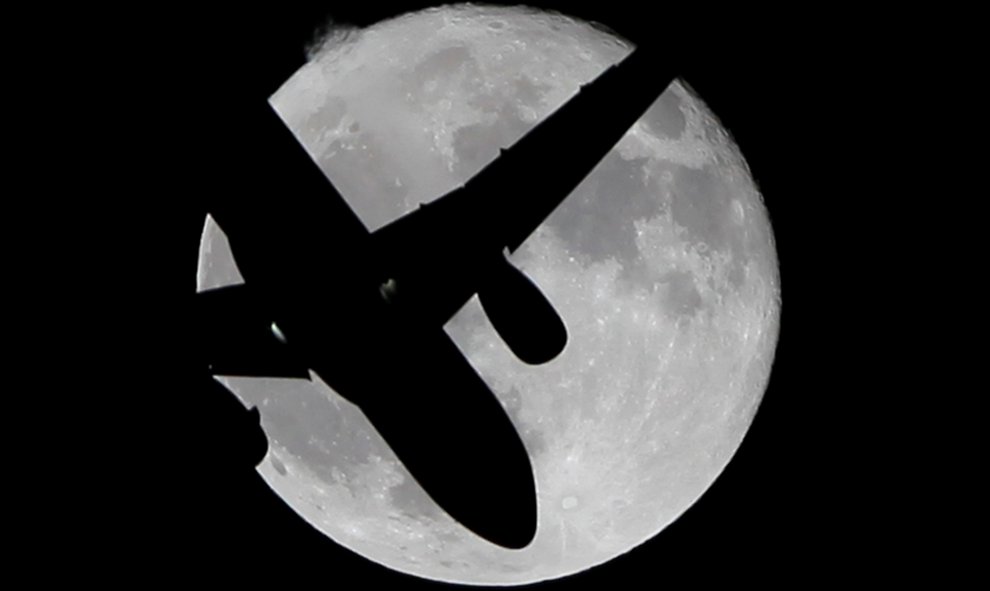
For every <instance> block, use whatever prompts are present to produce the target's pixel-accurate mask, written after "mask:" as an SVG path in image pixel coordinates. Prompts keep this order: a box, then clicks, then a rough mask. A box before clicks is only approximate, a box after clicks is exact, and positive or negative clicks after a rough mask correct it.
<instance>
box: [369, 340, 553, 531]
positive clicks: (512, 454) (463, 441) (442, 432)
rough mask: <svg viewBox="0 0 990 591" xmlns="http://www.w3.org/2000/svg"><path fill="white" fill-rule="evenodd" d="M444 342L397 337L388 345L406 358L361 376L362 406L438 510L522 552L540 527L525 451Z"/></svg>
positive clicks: (499, 409)
mask: <svg viewBox="0 0 990 591" xmlns="http://www.w3.org/2000/svg"><path fill="white" fill-rule="evenodd" d="M401 334H402V331H394V332H393V335H401ZM440 334H441V335H442V333H440ZM442 337H443V338H435V339H431V338H430V333H429V332H428V331H423V332H422V333H420V334H419V335H418V339H417V340H416V341H412V340H410V341H409V342H408V343H405V342H403V341H402V340H401V339H402V337H401V336H397V338H396V339H395V340H393V341H391V344H392V345H393V346H396V347H401V349H402V351H403V352H404V353H405V354H403V355H391V358H392V360H393V364H392V365H391V366H390V367H389V369H388V370H387V371H378V372H375V373H374V374H372V375H371V376H366V377H365V378H364V382H365V387H366V388H370V389H371V390H370V393H369V394H368V395H366V396H363V397H362V398H360V400H361V402H360V403H359V406H360V407H361V409H362V411H363V412H364V413H365V415H366V416H367V417H368V419H369V420H370V421H371V423H372V424H373V425H374V426H375V429H376V430H377V431H378V432H379V433H380V434H381V436H382V437H383V438H384V439H385V441H386V442H387V443H388V444H389V446H390V447H391V448H392V451H394V452H395V454H396V456H397V457H398V459H399V460H400V461H401V462H402V463H403V464H404V465H405V467H406V469H407V470H408V471H409V474H410V475H411V476H412V477H413V478H415V479H416V481H417V482H418V483H419V484H420V486H421V487H422V488H423V490H424V491H425V492H426V494H428V495H429V496H430V497H431V498H432V499H433V500H434V501H435V502H436V503H437V505H439V506H440V508H442V509H443V510H444V511H446V512H447V513H448V514H449V515H450V516H451V517H452V518H454V519H455V520H457V521H458V522H460V523H461V524H462V525H464V526H465V527H466V528H468V529H470V530H472V531H473V532H474V533H476V534H477V535H479V536H481V537H483V538H485V539H487V540H489V541H491V542H492V543H495V544H499V545H501V546H504V547H506V548H511V549H519V548H523V547H525V546H526V545H528V544H529V543H530V542H531V541H532V540H533V538H534V537H535V535H536V525H537V514H536V513H537V506H536V482H535V478H534V476H533V467H532V464H531V463H530V459H529V454H528V452H527V451H526V447H525V445H524V444H523V441H522V438H521V437H520V435H519V433H518V432H517V431H516V427H515V425H514V424H513V423H512V421H511V420H510V418H509V415H508V413H507V412H506V409H505V408H503V406H502V404H500V403H499V400H498V398H497V397H496V396H495V395H494V394H493V393H492V391H491V390H490V389H489V388H488V386H487V384H485V382H484V381H483V380H482V379H481V378H480V377H479V376H478V374H477V373H476V372H475V371H474V369H473V368H472V367H471V366H470V365H469V364H468V363H467V361H466V360H465V359H464V358H463V356H462V355H461V353H460V352H459V351H458V350H457V349H456V347H455V346H454V344H453V342H452V341H450V340H449V338H447V337H446V335H442ZM417 348H418V349H419V350H420V353H421V352H422V351H429V354H426V355H423V354H417ZM444 359H446V360H448V361H449V362H443V361H441V360H444ZM372 380H373V382H372Z"/></svg>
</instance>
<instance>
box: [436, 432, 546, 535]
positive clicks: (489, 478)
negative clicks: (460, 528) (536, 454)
mask: <svg viewBox="0 0 990 591" xmlns="http://www.w3.org/2000/svg"><path fill="white" fill-rule="evenodd" d="M521 447H522V446H521V445H520V448H521ZM520 452H521V453H520ZM482 456H483V457H481V458H477V459H476V460H475V461H474V462H472V463H470V464H466V465H467V466H469V467H468V468H467V469H466V470H464V469H458V470H455V471H454V472H455V473H456V474H457V478H458V479H460V480H461V482H462V483H463V484H464V486H465V492H466V493H467V494H466V495H465V496H464V497H462V499H461V500H460V501H451V502H449V503H448V505H449V507H448V512H449V513H450V514H451V516H452V517H454V518H455V519H457V520H458V521H460V522H461V523H462V524H463V525H464V526H465V527H467V528H468V529H471V530H473V531H474V532H475V533H477V534H478V535H480V536H482V537H484V538H486V539H487V540H489V541H491V542H493V543H495V544H498V545H500V546H503V547H505V548H509V549H512V550H518V549H520V548H524V547H526V546H528V545H529V543H530V542H532V541H533V538H534V537H535V535H536V525H537V514H536V486H535V483H534V479H533V472H532V467H531V464H530V461H529V457H528V456H527V455H525V450H524V449H520V450H511V449H506V447H502V449H496V448H495V447H494V446H492V448H491V449H489V450H487V451H485V452H483V454H482ZM478 460H481V461H478ZM468 491H470V492H468Z"/></svg>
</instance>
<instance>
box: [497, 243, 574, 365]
mask: <svg viewBox="0 0 990 591" xmlns="http://www.w3.org/2000/svg"><path fill="white" fill-rule="evenodd" d="M478 298H479V299H480V300H481V307H482V308H484V310H485V314H487V315H488V319H489V320H490V321H491V323H492V326H494V327H495V330H496V331H497V332H498V334H499V336H500V337H502V340H503V341H505V344H506V345H508V346H509V349H511V350H512V352H513V353H514V354H515V355H516V357H518V358H519V359H520V360H522V361H523V362H525V363H529V364H531V365H537V364H540V363H546V362H547V361H550V360H551V359H553V358H554V357H556V356H557V355H559V354H560V352H561V351H563V350H564V346H565V345H566V344H567V328H566V327H565V326H564V321H563V320H561V318H560V316H559V315H558V314H557V311H556V310H554V307H553V305H552V304H551V303H550V302H549V301H548V300H547V298H546V296H544V295H543V292H541V291H540V288H538V287H537V286H536V284H534V283H533V282H532V281H531V280H530V279H529V277H527V276H526V275H524V274H523V272H522V271H520V270H519V269H517V268H515V267H513V266H512V264H511V263H509V261H508V260H506V259H505V258H504V257H499V260H498V262H497V263H496V264H495V267H494V271H493V273H492V274H491V275H490V276H489V277H488V278H487V280H486V281H485V284H484V285H483V286H482V288H481V289H480V290H479V291H478Z"/></svg>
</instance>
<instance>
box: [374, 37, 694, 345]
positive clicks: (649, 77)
mask: <svg viewBox="0 0 990 591" xmlns="http://www.w3.org/2000/svg"><path fill="white" fill-rule="evenodd" d="M673 77H674V74H673V68H672V66H671V65H670V60H667V59H665V56H664V55H663V54H662V53H661V52H660V51H659V48H658V47H657V46H642V47H640V48H637V49H636V50H634V51H633V52H632V53H631V54H630V55H629V56H628V57H626V59H624V60H623V61H622V62H620V63H619V64H617V65H615V66H612V67H611V68H609V69H608V70H606V71H605V72H604V73H603V74H601V75H600V76H599V77H598V78H596V79H595V80H594V81H592V82H590V83H588V84H586V85H584V86H583V87H581V89H580V90H579V92H578V93H577V94H576V95H575V96H574V97H572V98H571V99H570V100H569V101H568V102H566V103H565V104H564V105H562V106H561V107H560V108H559V109H557V110H556V111H555V112H553V113H551V114H550V115H549V116H547V117H546V118H545V119H544V120H543V121H542V122H540V123H539V124H538V125H537V126H536V127H535V128H533V129H532V130H531V131H530V132H529V133H527V134H526V135H525V136H523V137H522V138H521V139H520V140H519V141H518V142H516V143H515V144H514V145H513V146H511V147H510V148H508V149H503V150H502V152H501V155H500V156H499V157H498V158H496V159H495V160H494V161H493V162H492V163H491V164H489V165H488V166H487V167H485V168H484V169H483V170H482V171H481V172H479V173H478V174H477V175H475V176H474V177H472V178H471V179H470V180H469V181H468V182H467V183H465V184H464V185H463V186H461V187H458V188H457V189H454V190H453V191H451V192H450V193H448V194H446V195H444V196H443V197H441V198H439V199H437V200H435V201H433V202H431V203H428V204H426V205H423V206H421V207H420V208H419V209H417V210H415V211H413V212H410V213H409V214H407V215H405V216H403V217H401V218H399V219H397V220H395V221H394V222H392V223H390V224H388V225H386V226H384V227H382V228H380V229H379V230H378V231H376V232H375V233H373V234H372V235H371V241H370V242H371V247H372V251H373V252H374V253H376V256H378V257H379V258H381V259H382V260H387V261H388V264H389V268H388V270H387V271H388V275H387V276H388V277H390V278H394V279H395V285H396V290H395V291H396V295H397V297H396V298H395V299H396V301H397V302H398V303H408V305H409V307H410V308H411V309H415V310H416V311H417V314H420V315H421V316H423V317H426V318H429V319H430V321H431V322H435V323H441V324H442V323H444V322H446V321H447V320H449V319H450V318H451V317H452V316H453V314H454V313H456V312H457V310H459V309H460V308H461V306H463V305H464V303H465V302H466V301H467V300H468V298H470V297H471V296H472V295H473V294H474V293H478V294H479V296H480V299H481V303H482V305H483V306H484V307H485V311H486V312H487V313H488V316H489V318H491V319H492V320H493V324H494V325H495V328H496V330H498V331H499V334H500V335H501V336H502V337H503V339H504V340H505V341H506V342H507V344H509V346H510V347H511V348H512V349H513V352H514V353H516V355H517V356H518V357H519V358H520V359H522V360H523V361H526V362H528V363H543V362H546V361H548V360H550V359H552V358H553V357H554V356H556V354H557V353H559V351H560V350H562V349H563V346H564V344H565V342H566V338H567V337H566V330H565V328H564V326H563V323H562V321H560V320H559V318H558V317H557V316H556V313H555V312H553V309H552V306H551V305H550V304H549V302H547V301H546V299H545V297H544V296H543V295H542V294H541V293H540V292H539V290H538V288H536V286H535V285H533V284H532V283H531V282H529V280H528V279H527V278H526V277H525V276H524V275H522V274H521V273H520V272H519V271H518V270H516V269H515V268H513V267H512V266H511V265H510V264H508V262H507V261H506V260H505V258H504V256H503V251H504V250H505V249H508V250H509V251H510V252H511V251H515V250H516V249H517V248H519V246H520V245H521V244H522V243H523V241H525V240H526V238H527V237H528V236H529V235H530V234H531V233H532V232H533V231H534V230H536V228H537V227H538V226H539V225H540V224H541V223H543V221H544V220H545V219H546V218H547V216H548V215H550V213H551V212H552V211H553V210H554V209H555V208H556V207H557V206H558V205H559V204H560V203H561V202H562V201H563V200H564V199H565V198H566V197H567V196H568V195H569V194H570V193H571V192H572V191H573V190H574V189H575V188H576V187H577V186H578V184H580V182H581V181H582V180H583V179H584V178H585V177H586V176H587V175H588V174H589V173H590V172H591V171H592V169H593V168H594V167H595V165H596V164H597V163H598V162H599V161H600V160H601V159H602V158H604V157H605V155H606V154H607V153H608V152H609V150H611V149H612V148H613V147H614V146H615V144H616V143H617V142H618V141H619V140H620V139H621V138H622V136H623V135H624V134H625V133H626V132H627V131H628V130H629V129H630V128H631V127H632V126H633V124H634V123H635V122H636V121H637V120H638V119H639V118H640V117H641V116H642V115H643V113H644V112H645V111H646V110H647V109H648V108H649V106H650V105H651V104H652V103H653V102H654V101H656V100H657V99H658V98H659V96H660V94H661V93H662V92H663V91H664V89H666V88H667V86H668V85H669V84H670V82H671V81H672V80H673ZM433 261H440V264H438V265H432V266H431V262H433ZM451 276H454V277H456V281H451V279H450V278H451ZM440 286H442V288H441V287H440ZM534 310H537V311H540V312H534V313H532V314H529V315H528V316H526V317H525V318H524V317H523V316H525V315H526V312H527V311H530V312H532V311H534ZM502 311H504V313H502ZM496 317H497V318H499V319H501V320H503V321H502V322H496ZM534 335H536V336H534ZM540 335H543V336H542V337H540ZM539 338H542V339H543V342H542V343H541V342H539ZM534 343H535V345H534ZM527 344H530V345H532V346H529V347H527ZM527 348H528V349H530V350H527Z"/></svg>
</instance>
